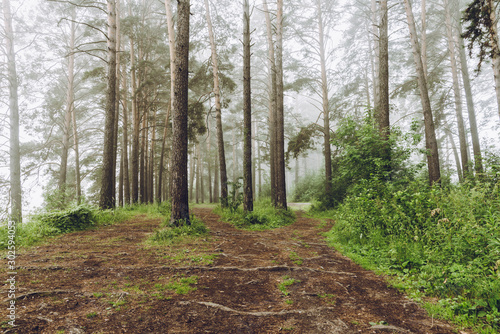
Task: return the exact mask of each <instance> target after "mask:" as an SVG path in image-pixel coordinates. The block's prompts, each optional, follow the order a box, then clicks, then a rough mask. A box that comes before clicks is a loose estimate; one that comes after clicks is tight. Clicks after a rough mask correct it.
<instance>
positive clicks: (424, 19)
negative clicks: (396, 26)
mask: <svg viewBox="0 0 500 334" xmlns="http://www.w3.org/2000/svg"><path fill="white" fill-rule="evenodd" d="M421 6H422V50H421V51H422V65H423V68H424V73H425V77H427V73H428V72H427V3H426V0H422V4H421Z"/></svg>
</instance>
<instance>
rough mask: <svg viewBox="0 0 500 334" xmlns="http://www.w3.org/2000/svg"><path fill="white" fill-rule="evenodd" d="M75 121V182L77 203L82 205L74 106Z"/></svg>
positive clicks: (73, 120)
mask: <svg viewBox="0 0 500 334" xmlns="http://www.w3.org/2000/svg"><path fill="white" fill-rule="evenodd" d="M71 118H72V122H73V145H74V150H75V176H76V180H75V184H76V203H77V204H78V205H80V204H81V203H82V186H81V176H80V153H79V149H78V132H77V127H76V109H75V108H73V112H72V114H71Z"/></svg>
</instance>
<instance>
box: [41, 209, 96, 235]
mask: <svg viewBox="0 0 500 334" xmlns="http://www.w3.org/2000/svg"><path fill="white" fill-rule="evenodd" d="M37 219H38V220H40V221H41V222H42V223H44V224H46V225H48V226H51V227H54V228H56V229H58V230H59V231H61V232H63V233H65V232H71V231H78V230H83V229H86V228H89V227H92V226H93V225H94V224H95V220H94V213H93V211H92V210H91V209H90V208H88V207H85V206H78V207H76V208H73V209H69V210H66V211H55V212H50V213H44V214H40V215H39V216H38V217H37Z"/></svg>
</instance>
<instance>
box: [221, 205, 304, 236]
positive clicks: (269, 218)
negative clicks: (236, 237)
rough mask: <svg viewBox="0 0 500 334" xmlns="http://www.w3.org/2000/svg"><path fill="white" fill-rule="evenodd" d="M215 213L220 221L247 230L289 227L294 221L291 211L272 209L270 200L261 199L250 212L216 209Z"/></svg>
mask: <svg viewBox="0 0 500 334" xmlns="http://www.w3.org/2000/svg"><path fill="white" fill-rule="evenodd" d="M215 212H216V213H217V214H219V215H220V216H221V217H222V220H224V221H226V222H229V223H231V224H234V225H235V226H236V227H239V228H244V229H249V230H266V229H272V228H278V227H282V226H286V225H290V224H292V223H293V222H294V221H295V214H294V213H293V211H292V210H290V209H288V210H280V209H276V208H274V207H273V205H272V204H271V200H270V199H261V200H258V201H255V202H254V208H253V211H251V212H245V211H243V210H242V209H241V208H237V209H236V210H231V209H222V208H221V207H217V208H216V209H215Z"/></svg>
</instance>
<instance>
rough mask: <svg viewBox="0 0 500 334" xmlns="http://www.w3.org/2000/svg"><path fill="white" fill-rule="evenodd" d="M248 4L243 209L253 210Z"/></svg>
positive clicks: (247, 16)
mask: <svg viewBox="0 0 500 334" xmlns="http://www.w3.org/2000/svg"><path fill="white" fill-rule="evenodd" d="M251 94H252V93H251V72H250V6H249V4H248V0H243V143H244V144H243V210H245V211H253V189H252V95H251Z"/></svg>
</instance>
